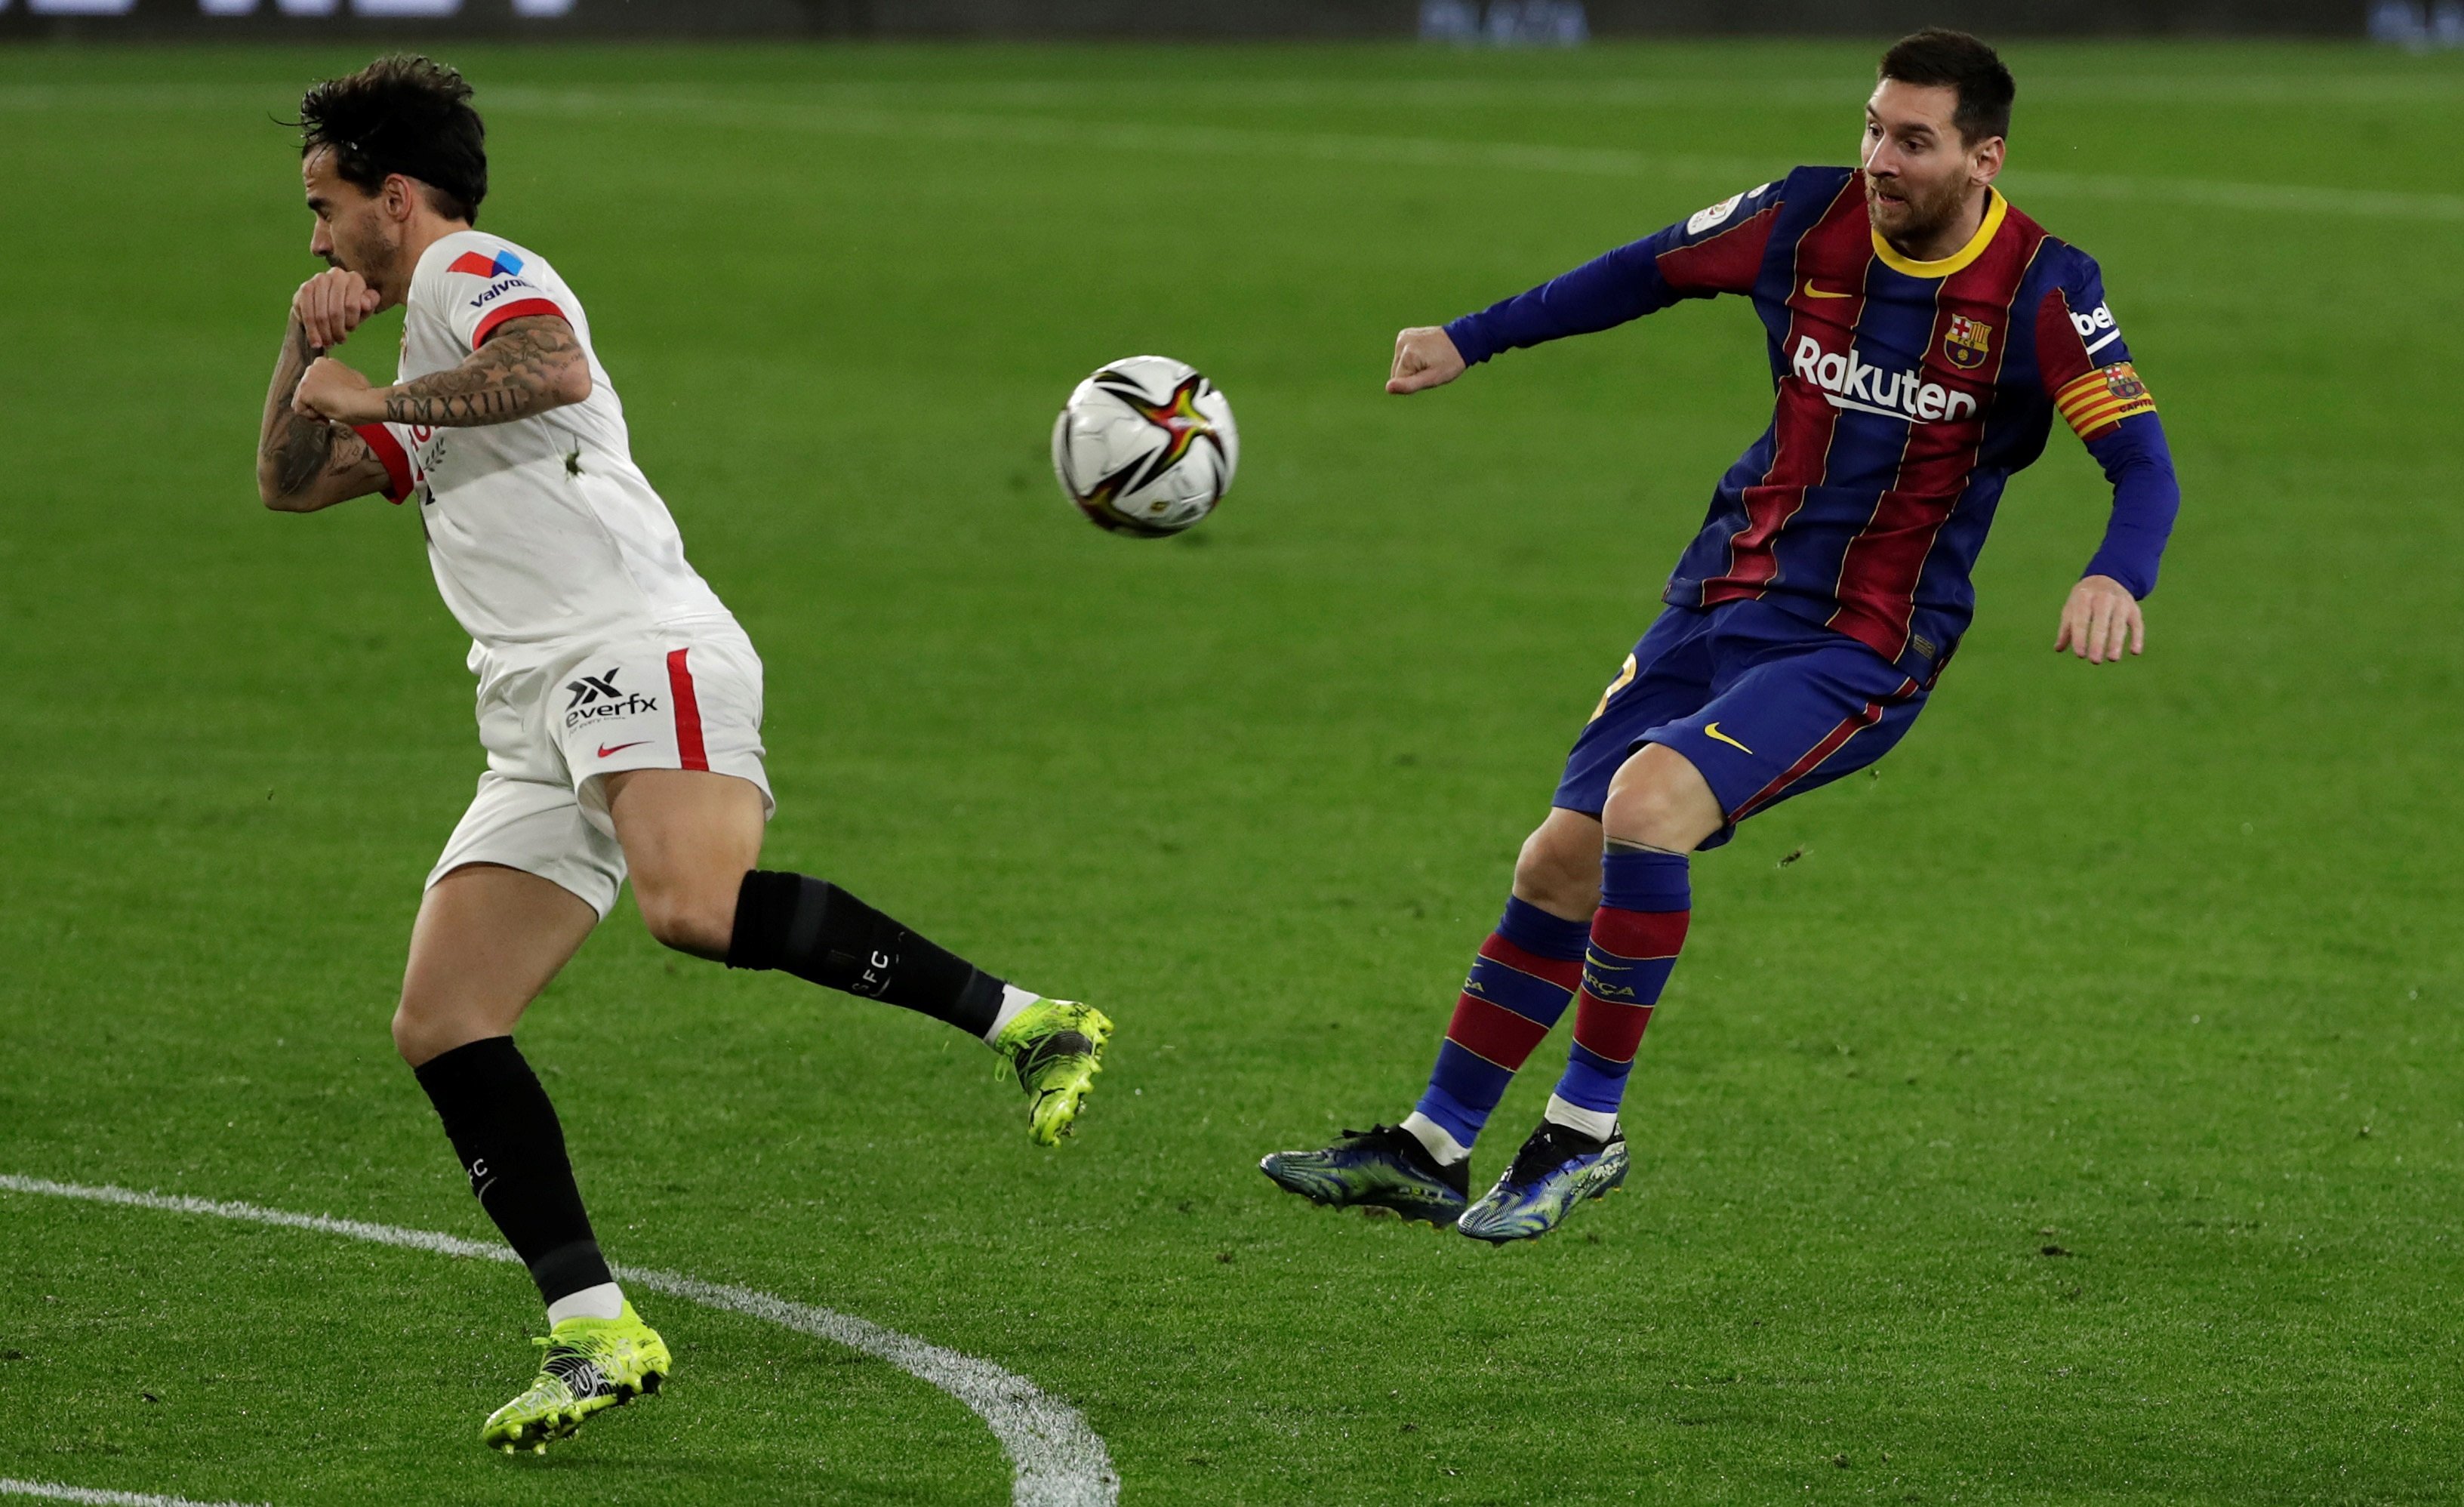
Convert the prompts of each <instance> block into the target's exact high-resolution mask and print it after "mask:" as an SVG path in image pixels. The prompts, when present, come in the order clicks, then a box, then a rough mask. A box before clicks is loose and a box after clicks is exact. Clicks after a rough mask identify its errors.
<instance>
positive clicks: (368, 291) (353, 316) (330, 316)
mask: <svg viewBox="0 0 2464 1507" xmlns="http://www.w3.org/2000/svg"><path fill="white" fill-rule="evenodd" d="M383 301H384V299H382V298H381V297H380V296H379V295H378V293H377V291H376V290H375V289H374V288H371V287H369V286H368V280H367V279H366V278H365V277H361V276H360V275H359V274H358V273H356V272H344V271H343V270H342V269H341V268H340V267H337V268H335V269H333V270H332V271H330V272H320V273H319V274H318V275H317V276H315V277H311V278H309V279H308V280H307V281H306V282H303V283H301V284H300V285H299V291H298V292H297V293H296V294H294V295H292V298H291V317H292V318H293V319H295V320H297V321H299V327H300V328H301V329H303V330H305V331H307V332H308V344H310V345H313V346H315V347H316V348H317V349H319V350H332V349H333V348H334V347H335V346H337V345H340V344H342V342H343V341H344V340H346V339H347V338H349V336H350V333H351V331H353V330H355V329H358V328H359V327H360V321H363V320H364V319H366V318H367V317H368V316H369V315H371V314H374V313H375V312H376V311H377V305H378V304H379V303H381V302H383Z"/></svg>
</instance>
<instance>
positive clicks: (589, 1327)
mask: <svg viewBox="0 0 2464 1507" xmlns="http://www.w3.org/2000/svg"><path fill="white" fill-rule="evenodd" d="M531 1343H533V1344H537V1345H544V1346H546V1347H547V1355H546V1357H545V1358H544V1359H542V1360H541V1361H540V1362H539V1375H538V1377H536V1378H535V1379H534V1380H533V1381H532V1382H531V1385H530V1389H529V1390H527V1391H525V1392H523V1393H522V1395H521V1396H519V1397H517V1398H515V1399H514V1400H513V1401H512V1402H510V1403H507V1404H506V1405H505V1406H504V1407H499V1408H497V1409H496V1410H495V1412H493V1413H490V1414H489V1415H488V1421H487V1423H486V1424H485V1425H483V1426H482V1427H481V1428H480V1429H479V1442H480V1443H482V1444H484V1445H486V1446H488V1447H489V1448H490V1449H492V1450H502V1451H504V1452H506V1453H507V1454H511V1453H513V1452H515V1451H517V1450H528V1451H530V1452H532V1453H533V1454H545V1453H546V1452H547V1447H548V1443H549V1441H551V1440H555V1439H565V1438H570V1437H572V1435H573V1432H574V1430H576V1429H580V1428H581V1427H582V1425H583V1420H584V1419H587V1418H588V1417H589V1416H590V1415H591V1414H592V1413H595V1412H598V1411H600V1410H601V1409H603V1408H608V1407H623V1406H625V1405H626V1404H627V1403H629V1402H631V1401H632V1400H633V1399H634V1398H636V1397H646V1396H649V1395H650V1394H652V1393H654V1392H656V1391H657V1390H658V1389H659V1384H660V1383H662V1382H665V1381H666V1380H667V1379H668V1373H669V1372H670V1371H671V1369H673V1366H674V1363H672V1362H671V1360H670V1359H669V1357H668V1342H667V1341H665V1340H662V1339H660V1338H659V1332H658V1331H657V1330H655V1329H653V1328H651V1327H650V1326H649V1324H646V1323H644V1322H642V1316H641V1315H639V1314H637V1313H635V1312H633V1305H632V1303H631V1302H630V1301H627V1303H626V1304H625V1311H624V1312H623V1313H622V1314H620V1315H618V1316H617V1317H616V1318H614V1319H566V1320H565V1321H564V1322H562V1323H561V1324H559V1325H557V1326H556V1328H555V1330H554V1331H553V1332H551V1333H549V1334H548V1335H546V1336H545V1337H543V1338H541V1339H538V1340H534V1341H531Z"/></svg>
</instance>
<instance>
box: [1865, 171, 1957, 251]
mask: <svg viewBox="0 0 2464 1507" xmlns="http://www.w3.org/2000/svg"><path fill="white" fill-rule="evenodd" d="M1887 186H1888V187H1889V188H1890V189H1891V190H1892V191H1893V192H1895V193H1898V194H1901V195H1903V197H1904V201H1905V202H1904V203H1903V204H1902V205H1900V206H1898V207H1896V208H1894V207H1891V206H1886V205H1885V204H1883V202H1882V199H1881V190H1882V188H1884V187H1885V184H1884V182H1883V181H1882V180H1881V179H1875V178H1868V179H1866V180H1865V213H1866V215H1867V217H1868V218H1870V219H1871V220H1872V221H1873V222H1874V228H1875V229H1876V230H1878V231H1880V232H1881V233H1882V234H1883V236H1884V237H1885V238H1887V239H1890V240H1893V241H1900V242H1905V243H1910V244H1916V243H1922V242H1925V241H1928V240H1931V239H1932V238H1933V237H1934V236H1936V235H1939V234H1941V233H1942V232H1943V231H1944V230H1945V229H1946V228H1947V227H1948V226H1950V225H1951V224H1952V223H1954V222H1955V221H1957V220H1958V218H1959V211H1960V209H1961V208H1962V207H1963V206H1964V205H1965V204H1966V203H1967V202H1968V181H1967V179H1966V178H1965V177H1964V176H1963V177H1952V178H1947V179H1946V180H1944V182H1943V183H1942V184H1941V185H1940V186H1939V187H1938V188H1925V187H1924V186H1922V185H1919V184H1914V183H1910V182H1909V181H1908V180H1907V179H1906V178H1904V177H1902V178H1893V179H1890V180H1889V181H1888V185H1887Z"/></svg>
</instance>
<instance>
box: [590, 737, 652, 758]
mask: <svg viewBox="0 0 2464 1507" xmlns="http://www.w3.org/2000/svg"><path fill="white" fill-rule="evenodd" d="M649 741H650V740H649V739H647V738H636V739H634V740H633V741H632V742H629V743H618V744H617V745H616V746H615V747H613V748H610V747H608V746H607V745H606V744H605V743H601V744H600V745H599V757H600V758H602V759H605V758H606V757H607V756H608V755H609V754H620V753H623V752H624V751H625V750H626V749H627V748H639V747H641V746H642V745H643V744H644V743H647V742H649Z"/></svg>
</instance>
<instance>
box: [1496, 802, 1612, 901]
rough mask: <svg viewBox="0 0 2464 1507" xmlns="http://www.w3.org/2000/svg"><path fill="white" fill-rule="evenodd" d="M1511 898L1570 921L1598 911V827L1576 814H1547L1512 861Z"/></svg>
mask: <svg viewBox="0 0 2464 1507" xmlns="http://www.w3.org/2000/svg"><path fill="white" fill-rule="evenodd" d="M1514 896H1515V898H1517V899H1519V900H1522V901H1524V902H1525V903H1526V904H1529V905H1537V906H1538V907H1540V908H1541V909H1542V910H1544V911H1547V912H1549V913H1550V914H1551V915H1552V916H1562V917H1564V918H1566V919H1567V920H1583V919H1585V918H1587V917H1589V916H1590V915H1591V914H1592V912H1594V911H1595V910H1597V909H1599V904H1600V828H1599V824H1598V823H1597V822H1595V821H1593V820H1592V819H1591V818H1590V817H1588V816H1584V815H1582V814H1581V813H1580V812H1577V811H1568V810H1552V811H1551V812H1550V813H1549V819H1548V820H1547V821H1544V822H1542V823H1541V824H1540V825H1539V826H1538V827H1537V828H1535V829H1533V830H1532V832H1531V835H1530V836H1529V837H1527V838H1525V839H1524V840H1523V851H1522V853H1520V854H1518V855H1517V856H1516V857H1515V860H1514Z"/></svg>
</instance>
